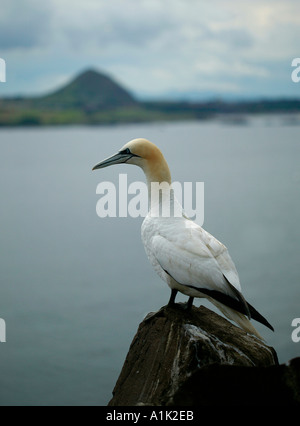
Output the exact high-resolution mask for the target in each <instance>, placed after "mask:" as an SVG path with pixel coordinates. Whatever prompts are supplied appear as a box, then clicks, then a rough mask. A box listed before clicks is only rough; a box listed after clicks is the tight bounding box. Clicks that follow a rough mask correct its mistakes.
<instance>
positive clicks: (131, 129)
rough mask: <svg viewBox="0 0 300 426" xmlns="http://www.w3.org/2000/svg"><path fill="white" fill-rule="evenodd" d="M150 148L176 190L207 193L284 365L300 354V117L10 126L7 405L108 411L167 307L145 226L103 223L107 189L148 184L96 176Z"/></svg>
mask: <svg viewBox="0 0 300 426" xmlns="http://www.w3.org/2000/svg"><path fill="white" fill-rule="evenodd" d="M138 137H144V138H147V139H149V140H151V141H152V142H154V143H155V144H157V145H158V146H159V147H160V149H161V150H162V151H163V153H164V155H165V157H166V159H167V161H168V163H169V166H170V170H171V173H172V178H173V180H175V181H179V182H194V183H195V182H203V183H204V223H203V227H204V229H206V230H207V231H208V232H210V233H211V234H213V235H214V236H215V237H216V238H217V239H219V240H220V241H221V242H223V243H224V244H225V245H226V246H227V247H228V249H229V252H230V254H231V257H232V258H233V260H234V262H235V265H236V267H237V270H238V272H239V275H240V280H241V285H242V290H243V294H244V296H245V298H246V299H247V300H248V301H249V302H250V303H251V304H252V305H253V306H255V308H256V309H257V310H258V311H259V312H260V313H261V314H262V315H264V316H265V317H266V318H267V319H268V321H269V322H270V323H271V324H272V325H273V326H274V329H275V332H272V331H271V330H269V329H267V328H265V327H264V326H262V325H260V324H258V323H255V326H257V330H258V331H259V332H260V333H261V334H262V336H263V337H264V339H265V340H266V342H267V344H268V345H270V346H272V347H274V348H275V350H276V352H277V355H278V358H279V362H280V363H288V362H289V361H290V360H291V359H293V358H295V357H297V356H300V342H298V340H300V329H299V333H298V331H297V327H296V325H297V324H299V326H300V268H299V265H300V226H299V218H300V191H299V190H300V167H299V166H300V117H299V116H293V117H290V116H287V115H285V116H280V115H279V116H271V115H267V116H257V117H255V116H249V117H243V118H242V119H241V118H239V117H238V118H235V119H232V120H228V119H226V120H224V119H222V118H219V119H214V120H207V121H188V122H172V123H169V122H159V123H146V124H126V125H113V126H66V127H20V128H1V129H0V197H1V201H0V203H1V204H0V206H1V207H0V224H1V234H0V250H1V251H0V281H1V283H0V318H1V319H2V320H3V321H2V322H1V324H0V325H2V326H3V324H5V326H6V328H5V329H3V327H2V331H1V330H0V340H2V342H1V343H0V372H1V373H0V405H1V406H66V405H68V406H101V405H107V403H108V401H109V400H110V399H111V397H112V391H113V388H114V385H115V383H116V380H117V378H118V376H119V374H120V371H121V368H122V365H123V363H124V360H125V357H126V354H127V352H128V349H129V346H130V343H131V341H132V339H133V337H134V335H135V333H136V331H137V328H138V325H139V323H140V322H141V321H142V319H143V318H144V317H145V315H146V314H147V313H149V312H155V311H157V310H158V309H160V307H161V306H163V305H165V304H166V303H167V302H168V299H169V295H170V291H169V288H168V287H167V285H166V284H165V283H164V282H162V281H161V280H160V278H159V277H158V276H157V275H156V273H155V271H153V270H152V267H151V265H150V264H149V262H148V259H147V257H146V254H145V252H144V248H143V245H142V242H141V238H140V228H141V224H142V221H143V217H131V216H128V217H118V214H117V215H116V217H104V218H103V217H102V218H101V217H99V215H98V214H97V211H96V206H97V202H98V201H99V198H100V197H101V195H99V194H97V187H98V185H99V183H101V182H104V181H105V182H112V183H113V184H114V185H115V187H116V194H117V195H118V185H119V175H120V174H127V176H128V185H129V184H130V182H135V181H144V176H143V173H142V171H141V170H140V169H139V168H137V167H132V166H130V167H129V166H128V165H124V164H123V165H117V166H113V167H110V168H106V169H101V170H96V171H92V167H93V166H94V165H95V164H97V163H98V162H99V161H101V160H102V159H104V158H106V157H108V156H110V155H111V154H113V153H115V152H117V151H118V150H119V149H120V148H121V147H122V146H123V145H124V144H125V143H126V142H128V141H129V140H131V139H134V138H138ZM131 196H132V195H131ZM128 197H129V195H128ZM178 300H179V301H182V302H184V301H185V300H186V297H185V296H183V295H182V296H179V297H178ZM195 304H196V306H199V305H200V304H203V305H205V306H206V307H209V308H211V309H213V310H215V309H214V307H213V306H212V305H211V304H210V303H209V302H208V301H206V300H204V299H199V300H196V301H195ZM297 318H298V319H299V323H298V322H297ZM297 337H299V339H298V338H297Z"/></svg>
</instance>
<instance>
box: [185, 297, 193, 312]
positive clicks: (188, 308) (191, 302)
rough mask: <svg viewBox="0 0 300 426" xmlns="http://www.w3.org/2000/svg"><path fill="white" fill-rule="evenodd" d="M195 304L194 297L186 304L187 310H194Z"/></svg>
mask: <svg viewBox="0 0 300 426" xmlns="http://www.w3.org/2000/svg"><path fill="white" fill-rule="evenodd" d="M193 302H194V298H193V297H189V300H188V302H187V304H186V310H187V311H190V310H191V309H192V306H193Z"/></svg>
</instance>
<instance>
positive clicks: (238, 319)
mask: <svg viewBox="0 0 300 426" xmlns="http://www.w3.org/2000/svg"><path fill="white" fill-rule="evenodd" d="M210 301H211V302H212V303H213V304H214V305H215V306H216V307H217V308H218V309H220V311H221V312H222V313H223V314H224V315H225V316H226V317H227V318H228V319H230V320H232V321H234V322H235V323H236V324H238V325H239V326H240V327H241V328H242V329H243V330H245V331H246V332H247V333H249V334H253V335H254V336H256V337H258V338H259V339H260V340H264V339H263V338H262V337H261V335H260V334H259V332H258V331H257V330H256V329H255V328H254V327H253V325H252V324H251V322H250V321H249V320H248V318H247V317H246V316H245V315H243V314H241V313H240V312H238V311H236V310H235V309H232V308H229V307H228V306H225V305H223V303H220V302H217V301H216V300H214V299H211V298H210Z"/></svg>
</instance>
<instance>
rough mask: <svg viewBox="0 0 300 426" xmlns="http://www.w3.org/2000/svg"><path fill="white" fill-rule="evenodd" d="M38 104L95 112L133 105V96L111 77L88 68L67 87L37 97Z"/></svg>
mask: <svg viewBox="0 0 300 426" xmlns="http://www.w3.org/2000/svg"><path fill="white" fill-rule="evenodd" d="M35 104H36V105H40V106H41V107H43V108H47V109H54V110H59V109H81V110H83V111H86V112H93V111H98V110H103V109H107V108H108V109H111V108H120V107H132V106H136V105H137V102H136V101H135V99H134V98H133V96H132V95H131V94H130V93H129V92H128V91H126V90H125V89H124V88H122V87H121V86H120V85H119V84H117V83H115V82H114V81H113V80H112V79H111V78H110V77H108V76H106V75H104V74H102V73H99V72H97V71H93V70H88V71H85V72H83V73H82V74H80V75H79V76H78V77H76V78H75V79H74V80H73V81H71V82H70V83H69V84H67V85H66V86H65V87H63V88H61V89H59V90H57V91H55V92H54V93H51V94H49V95H47V96H43V97H41V98H39V99H36V102H35Z"/></svg>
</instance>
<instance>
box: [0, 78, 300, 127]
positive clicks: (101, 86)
mask: <svg viewBox="0 0 300 426" xmlns="http://www.w3.org/2000/svg"><path fill="white" fill-rule="evenodd" d="M269 113H276V114H277V113H280V114H282V113H293V114H294V113H296V114H299V113H300V100H299V99H274V100H268V99H266V100H251V101H250V100H249V101H235V102H234V101H232V102H222V101H218V100H211V101H203V102H187V101H186V102H182V101H181V102H180V101H170V100H166V101H156V102H155V101H151V102H150V101H148V102H142V101H137V100H136V99H135V98H134V96H133V95H132V94H131V93H130V92H129V91H127V90H126V89H125V88H123V87H122V86H121V85H120V84H118V83H117V82H115V81H114V80H113V79H112V78H111V77H109V76H107V75H105V74H103V73H100V72H98V71H95V70H87V71H84V72H83V73H81V74H79V75H78V76H77V77H75V78H74V79H73V80H72V81H71V82H70V83H68V84H66V85H65V86H64V87H62V88H60V89H58V90H56V91H54V92H53V93H50V94H47V95H44V96H37V97H18V98H3V99H0V126H23V125H64V124H113V123H135V122H147V121H162V120H165V121H171V120H173V121H174V120H177V121H179V120H203V119H207V118H213V117H216V116H222V117H223V118H224V119H225V120H229V121H230V120H232V118H233V119H234V120H236V117H239V116H243V117H244V116H245V115H247V114H256V115H257V114H269ZM242 120H244V118H243V119H242ZM237 121H238V122H240V118H238V120H237Z"/></svg>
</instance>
